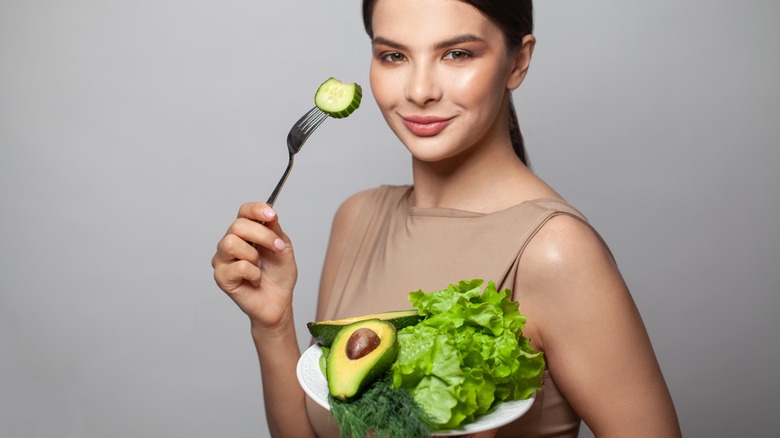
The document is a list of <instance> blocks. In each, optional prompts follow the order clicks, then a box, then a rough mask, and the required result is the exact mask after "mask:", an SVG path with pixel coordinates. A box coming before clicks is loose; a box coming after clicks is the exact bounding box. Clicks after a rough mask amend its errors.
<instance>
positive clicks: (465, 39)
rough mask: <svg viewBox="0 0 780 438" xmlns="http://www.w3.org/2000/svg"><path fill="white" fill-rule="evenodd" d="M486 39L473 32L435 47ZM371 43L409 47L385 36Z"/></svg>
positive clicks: (376, 38)
mask: <svg viewBox="0 0 780 438" xmlns="http://www.w3.org/2000/svg"><path fill="white" fill-rule="evenodd" d="M484 41H485V40H484V39H482V38H480V37H478V36H476V35H471V34H466V35H459V36H456V37H454V38H450V39H448V40H445V41H442V42H440V43H437V44H436V45H435V46H434V48H435V49H437V50H440V49H444V48H447V47H451V46H455V45H458V44H462V43H469V42H484ZM371 44H381V45H384V46H389V47H392V48H394V49H398V50H407V47H406V46H405V45H403V44H401V43H397V42H395V41H392V40H389V39H387V38H383V37H381V36H378V37H374V39H373V40H372V41H371Z"/></svg>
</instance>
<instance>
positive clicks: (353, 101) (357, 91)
mask: <svg viewBox="0 0 780 438" xmlns="http://www.w3.org/2000/svg"><path fill="white" fill-rule="evenodd" d="M362 98H363V89H362V88H361V87H360V85H358V84H355V83H352V84H345V83H342V82H341V81H339V80H338V79H336V78H330V79H328V80H327V81H325V82H323V83H322V85H320V88H318V89H317V93H316V94H315V95H314V104H315V105H317V107H318V108H319V109H321V110H323V111H325V112H326V113H328V115H329V116H331V117H333V118H336V119H343V118H344V117H347V116H349V115H350V114H352V113H353V112H355V110H356V109H358V107H359V106H360V100H361V99H362Z"/></svg>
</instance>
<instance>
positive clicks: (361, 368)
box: [325, 319, 398, 400]
mask: <svg viewBox="0 0 780 438" xmlns="http://www.w3.org/2000/svg"><path fill="white" fill-rule="evenodd" d="M362 329H368V330H370V331H371V332H373V333H374V334H375V335H376V336H377V337H378V342H377V343H376V346H375V347H374V346H373V344H372V343H368V344H367V345H369V347H367V349H364V350H362V351H361V352H360V354H358V355H356V354H353V353H354V352H353V353H350V352H349V351H350V350H349V348H348V345H349V346H350V347H351V348H352V349H353V350H354V348H355V344H356V343H355V339H356V337H360V336H362V335H364V334H365V333H367V332H366V331H365V330H362ZM356 333H358V334H357V335H356ZM353 335H355V337H353ZM350 339H352V342H350ZM397 354H398V344H397V343H396V331H395V327H394V326H393V324H391V323H389V322H387V321H382V320H380V319H370V320H365V321H359V322H356V323H353V324H350V325H348V326H346V327H344V328H343V329H342V330H341V331H340V332H339V333H338V334H337V335H336V338H335V339H334V340H333V344H332V345H331V348H330V353H329V354H328V361H327V364H326V367H325V368H326V374H327V379H328V389H329V390H330V393H331V395H333V397H335V398H337V399H339V400H349V399H352V398H354V397H356V396H358V395H359V394H360V392H361V391H362V390H363V389H365V388H366V387H367V386H368V385H370V384H371V383H372V382H373V381H374V380H376V379H377V378H379V377H380V376H382V375H383V374H384V373H385V372H387V370H388V368H390V365H392V364H393V362H394V361H395V358H396V355H397ZM350 356H351V357H356V358H355V359H350ZM358 356H359V357H358Z"/></svg>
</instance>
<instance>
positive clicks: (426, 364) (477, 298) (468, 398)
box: [309, 279, 545, 437]
mask: <svg viewBox="0 0 780 438" xmlns="http://www.w3.org/2000/svg"><path fill="white" fill-rule="evenodd" d="M483 285H484V289H483ZM510 297H511V291H509V290H508V289H505V290H503V291H500V292H499V291H498V290H497V289H496V286H495V283H493V282H492V281H490V282H487V284H485V282H484V281H483V280H479V279H477V280H471V281H460V282H459V283H458V284H451V285H449V286H448V287H446V288H445V289H443V290H439V291H434V292H423V291H422V290H418V291H416V292H411V293H410V294H409V301H410V302H412V304H413V305H414V307H415V309H416V311H417V313H418V315H417V317H416V318H414V319H410V318H409V316H408V315H401V316H400V317H399V312H387V313H385V314H377V315H367V316H366V317H357V318H350V319H349V320H350V324H348V325H346V326H339V328H338V330H340V333H342V336H346V334H345V333H349V327H351V326H361V325H362V326H365V325H366V324H365V321H366V320H369V321H372V320H373V321H377V322H381V323H386V322H388V321H389V322H391V323H392V322H394V323H395V325H396V326H398V330H397V333H392V336H389V337H391V338H392V341H391V342H392V343H395V344H397V345H390V346H384V347H382V348H387V349H394V350H396V351H395V352H394V353H393V357H394V360H393V361H391V363H389V364H388V365H387V366H386V368H385V369H383V370H382V372H381V373H379V374H377V373H376V372H375V371H376V370H372V371H374V373H373V374H374V375H378V377H375V380H374V381H372V382H370V384H368V385H364V386H365V390H363V391H362V392H361V393H359V394H358V395H356V396H354V397H351V398H348V399H347V398H344V397H335V396H334V395H333V394H330V395H329V404H330V408H331V416H332V417H334V418H335V419H336V421H337V422H338V424H339V427H340V428H341V430H342V436H364V435H365V433H366V432H368V431H373V432H374V434H375V435H376V436H380V437H381V436H388V437H390V436H393V437H398V436H408V437H417V436H420V437H422V436H428V435H430V434H431V433H432V432H433V431H435V430H441V429H456V428H458V427H461V426H462V425H465V424H468V423H471V422H473V421H474V420H475V419H477V418H478V417H480V416H482V415H485V414H488V413H490V412H491V411H492V410H493V409H494V408H495V407H496V406H497V405H498V404H499V403H501V402H504V401H510V400H523V399H527V398H529V397H530V396H531V395H532V394H533V393H534V391H536V390H538V389H540V388H541V377H542V372H543V370H544V365H545V362H544V357H543V354H542V352H534V351H533V348H532V347H531V345H530V342H529V339H528V338H525V337H524V336H523V335H522V330H523V328H524V326H525V316H523V315H521V314H520V312H519V310H518V303H516V302H513V301H511V299H510ZM353 319H355V320H359V321H362V322H356V323H353V322H351V321H352V320H353ZM340 321H345V320H340ZM338 324H339V321H327V322H323V323H310V325H309V328H310V331H312V333H313V334H314V333H315V331H314V330H313V329H314V328H316V327H313V326H317V325H322V326H325V327H331V326H338ZM392 325H393V324H391V326H392ZM342 327H343V328H342ZM320 329H321V327H320ZM318 334H320V333H319V332H318ZM315 338H317V339H318V341H319V342H320V344H322V346H323V352H324V355H327V357H326V358H325V359H324V361H325V362H326V363H327V365H326V364H325V363H323V364H321V365H322V369H326V368H327V369H328V372H329V375H330V378H329V380H330V379H333V378H336V373H335V372H334V368H338V367H336V366H335V364H337V363H339V362H337V361H338V360H343V359H342V358H338V357H336V355H337V352H338V351H340V350H339V349H338V348H330V347H331V345H329V342H330V340H329V339H326V338H324V337H322V336H320V337H317V336H315ZM376 348H377V349H379V347H376ZM371 353H373V354H380V353H381V352H379V351H378V352H376V353H374V352H371ZM381 354H384V355H385V356H386V355H387V353H381ZM369 356H370V354H369ZM324 357H325V356H324ZM349 366H352V364H350V365H349ZM326 378H327V377H326ZM361 383H365V382H361Z"/></svg>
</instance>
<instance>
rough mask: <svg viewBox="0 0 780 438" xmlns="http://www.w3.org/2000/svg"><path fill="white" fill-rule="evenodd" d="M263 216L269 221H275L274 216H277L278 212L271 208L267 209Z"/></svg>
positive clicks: (264, 210)
mask: <svg viewBox="0 0 780 438" xmlns="http://www.w3.org/2000/svg"><path fill="white" fill-rule="evenodd" d="M263 215H264V216H265V217H266V218H268V219H273V217H274V216H276V212H275V211H274V209H273V208H271V207H266V208H264V209H263Z"/></svg>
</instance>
